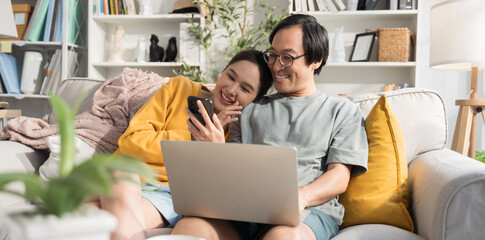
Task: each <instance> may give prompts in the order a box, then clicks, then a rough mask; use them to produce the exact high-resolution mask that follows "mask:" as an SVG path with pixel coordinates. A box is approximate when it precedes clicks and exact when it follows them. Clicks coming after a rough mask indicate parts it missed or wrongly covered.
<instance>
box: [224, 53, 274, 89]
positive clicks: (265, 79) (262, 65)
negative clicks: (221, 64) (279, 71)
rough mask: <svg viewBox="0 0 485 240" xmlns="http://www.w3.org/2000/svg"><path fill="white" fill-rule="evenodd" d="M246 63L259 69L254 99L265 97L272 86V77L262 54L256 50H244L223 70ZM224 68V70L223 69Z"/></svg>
mask: <svg viewBox="0 0 485 240" xmlns="http://www.w3.org/2000/svg"><path fill="white" fill-rule="evenodd" d="M239 61H248V62H251V63H254V64H256V66H258V69H259V85H260V86H259V91H258V95H257V96H256V99H260V98H262V97H264V95H266V93H267V92H268V90H269V88H270V87H271V85H273V76H272V75H271V71H270V70H269V68H268V64H267V63H266V62H265V61H264V59H263V52H261V51H258V50H245V51H241V52H239V53H238V54H236V55H235V56H234V57H233V58H232V59H231V61H229V63H228V64H227V66H226V67H225V68H227V67H228V66H229V65H231V64H233V63H236V62H239ZM225 68H224V69H225Z"/></svg>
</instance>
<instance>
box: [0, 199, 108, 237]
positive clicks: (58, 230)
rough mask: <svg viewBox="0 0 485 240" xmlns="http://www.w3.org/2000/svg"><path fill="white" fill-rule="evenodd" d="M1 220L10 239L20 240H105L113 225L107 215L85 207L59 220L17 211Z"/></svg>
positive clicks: (104, 212) (50, 216)
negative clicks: (4, 223)
mask: <svg viewBox="0 0 485 240" xmlns="http://www.w3.org/2000/svg"><path fill="white" fill-rule="evenodd" d="M5 220H6V221H5V222H6V226H7V229H8V230H9V235H10V238H11V239H22V240H43V239H49V240H64V239H75V240H109V239H110V234H111V232H112V231H113V230H114V229H115V228H116V224H117V220H116V218H115V217H114V216H113V215H111V214H110V213H108V212H106V211H104V210H99V209H94V208H89V207H83V208H81V209H79V210H78V211H76V212H73V213H67V214H64V215H63V216H62V217H57V216H55V215H43V214H40V213H37V212H35V211H31V210H30V211H25V210H24V211H17V212H11V213H8V215H6V216H5Z"/></svg>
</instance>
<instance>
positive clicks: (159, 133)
mask: <svg viewBox="0 0 485 240" xmlns="http://www.w3.org/2000/svg"><path fill="white" fill-rule="evenodd" d="M180 82H181V81H172V80H171V81H170V82H168V83H167V84H165V85H164V86H162V87H161V88H160V90H159V91H157V92H156V93H155V94H154V95H153V97H152V98H150V100H148V102H147V103H145V105H144V106H143V107H142V108H141V109H140V110H139V111H138V112H137V113H136V115H135V116H134V117H133V118H132V119H131V121H130V125H129V127H128V128H127V129H126V131H125V133H124V134H123V135H122V136H121V137H120V139H119V141H118V145H119V148H120V149H119V150H120V152H121V153H123V154H125V155H129V156H132V157H137V158H140V159H143V160H144V161H145V162H146V163H157V164H160V163H162V160H163V157H162V151H161V148H160V141H161V140H162V139H177V140H190V133H189V131H188V130H187V125H186V123H185V120H186V119H187V114H186V113H185V111H184V107H185V106H187V99H186V95H187V94H190V89H185V91H187V92H188V93H187V94H179V93H178V91H177V90H179V89H178V88H181V87H184V88H187V87H190V86H186V84H184V85H183V86H179V85H180V84H182V83H180Z"/></svg>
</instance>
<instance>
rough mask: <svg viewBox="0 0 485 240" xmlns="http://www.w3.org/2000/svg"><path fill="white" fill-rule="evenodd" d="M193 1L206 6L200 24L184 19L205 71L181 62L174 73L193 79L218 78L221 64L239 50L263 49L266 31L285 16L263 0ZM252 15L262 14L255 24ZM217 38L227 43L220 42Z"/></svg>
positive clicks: (198, 80) (221, 68)
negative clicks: (200, 52)
mask: <svg viewBox="0 0 485 240" xmlns="http://www.w3.org/2000/svg"><path fill="white" fill-rule="evenodd" d="M194 3H196V4H201V5H205V6H206V7H207V9H208V11H207V16H206V17H205V23H204V24H200V23H198V22H194V21H192V20H191V19H187V21H189V22H190V23H191V26H190V27H189V32H190V34H191V36H193V37H194V38H195V40H196V42H198V43H199V44H200V46H202V48H203V52H204V55H205V62H206V64H205V65H206V67H205V71H203V70H201V69H199V68H195V67H191V66H189V65H188V64H185V63H184V64H183V66H182V68H181V69H180V70H179V71H178V72H174V73H175V74H176V75H183V76H186V77H188V78H189V79H191V80H193V81H196V82H213V81H214V80H216V79H218V77H219V74H220V73H221V72H222V70H223V68H224V67H225V64H227V63H228V61H229V60H230V59H231V58H232V57H233V56H234V55H236V54H237V53H239V52H240V51H243V50H248V49H258V48H264V49H263V50H266V48H268V47H269V42H268V37H269V34H270V33H271V31H272V30H273V28H274V27H275V26H276V24H278V22H280V21H281V20H283V18H285V17H286V16H288V9H286V10H284V11H283V12H282V13H280V14H279V15H275V14H274V10H275V7H273V6H271V5H269V4H267V3H265V1H264V0H251V1H249V0H195V1H194ZM256 14H258V16H262V15H263V14H264V20H262V21H261V22H260V23H259V24H258V25H254V24H253V22H252V21H253V19H252V17H253V16H255V15H256ZM218 40H221V41H223V42H224V43H228V44H227V45H224V44H220V42H218ZM221 46H222V47H221Z"/></svg>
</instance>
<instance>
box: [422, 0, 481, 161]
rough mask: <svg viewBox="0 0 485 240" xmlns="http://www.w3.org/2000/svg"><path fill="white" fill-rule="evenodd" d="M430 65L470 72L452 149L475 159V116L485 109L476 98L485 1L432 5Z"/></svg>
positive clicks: (436, 67)
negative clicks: (467, 89)
mask: <svg viewBox="0 0 485 240" xmlns="http://www.w3.org/2000/svg"><path fill="white" fill-rule="evenodd" d="M430 24H431V31H430V61H429V64H430V67H431V68H432V69H439V70H454V71H471V91H470V99H462V100H456V101H455V104H456V105H457V106H460V110H459V113H458V118H457V121H456V126H455V132H454V135H453V142H452V144H451V149H452V150H454V151H456V152H459V153H461V154H463V155H468V156H469V157H471V158H475V139H476V115H477V113H480V112H481V113H482V116H483V118H484V121H485V115H484V113H483V112H482V110H484V108H485V100H484V99H478V98H477V75H478V71H479V70H482V69H484V68H485V1H484V0H449V1H445V2H441V3H438V4H436V5H434V6H433V7H431V19H430Z"/></svg>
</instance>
